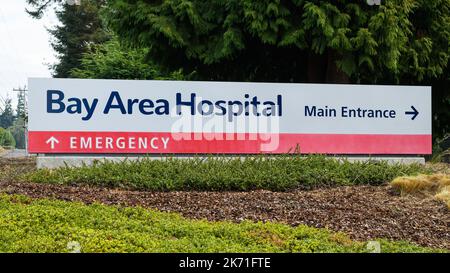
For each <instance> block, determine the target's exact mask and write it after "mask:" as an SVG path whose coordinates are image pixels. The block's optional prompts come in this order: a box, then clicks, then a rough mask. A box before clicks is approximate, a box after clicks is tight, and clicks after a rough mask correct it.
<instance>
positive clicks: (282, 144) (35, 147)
mask: <svg viewBox="0 0 450 273" xmlns="http://www.w3.org/2000/svg"><path fill="white" fill-rule="evenodd" d="M28 145H29V147H28V149H29V152H30V153H73V154H79V153H93V154H96V153H101V154H130V153H131V154H165V153H168V154H208V153H209V154H217V153H223V154H258V153H262V152H263V153H278V154H279V153H287V152H289V151H291V152H292V151H293V150H294V149H295V148H296V147H297V146H298V147H300V152H301V153H321V154H380V155H382V154H431V135H367V134H363V135H356V134H248V133H245V134H236V133H235V134H226V133H163V132H157V133H146V132H41V131H31V132H29V133H28Z"/></svg>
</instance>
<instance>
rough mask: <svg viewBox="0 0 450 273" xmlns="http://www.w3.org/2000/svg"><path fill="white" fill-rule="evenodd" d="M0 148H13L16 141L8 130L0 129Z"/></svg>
mask: <svg viewBox="0 0 450 273" xmlns="http://www.w3.org/2000/svg"><path fill="white" fill-rule="evenodd" d="M0 146H1V147H6V148H14V147H15V146H16V141H15V140H14V137H13V136H12V134H11V132H10V131H9V130H6V129H3V128H1V127H0Z"/></svg>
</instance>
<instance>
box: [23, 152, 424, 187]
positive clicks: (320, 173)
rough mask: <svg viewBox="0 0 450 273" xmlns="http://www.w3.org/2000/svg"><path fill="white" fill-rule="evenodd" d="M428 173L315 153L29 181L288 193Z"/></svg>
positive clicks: (113, 167)
mask: <svg viewBox="0 0 450 273" xmlns="http://www.w3.org/2000/svg"><path fill="white" fill-rule="evenodd" d="M420 172H427V170H426V169H425V167H423V166H421V165H400V164H396V165H390V164H388V163H387V162H384V161H381V162H375V161H366V162H354V163H351V162H349V161H346V160H336V159H331V158H327V157H325V156H319V155H313V156H307V157H300V156H297V155H295V156H278V157H274V158H268V157H264V156H256V157H246V158H244V159H241V158H234V159H230V158H223V157H208V158H206V159H205V158H203V159H202V158H193V159H176V158H169V159H165V160H151V159H142V160H140V161H124V162H110V161H106V162H97V163H95V164H94V165H93V166H83V167H77V168H70V167H62V168H59V169H55V170H48V169H41V170H37V171H34V172H31V173H29V174H25V175H23V176H22V179H24V180H25V181H31V182H42V183H56V184H72V183H85V184H90V185H98V186H109V187H124V188H131V189H138V190H156V191H170V190H213V191H221V190H242V191H244V190H253V189H268V190H273V191H286V190H291V189H296V188H305V189H308V188H312V187H319V186H339V185H360V184H370V185H380V184H383V183H385V182H389V181H390V180H392V179H393V178H395V177H397V176H403V175H414V174H417V173H420Z"/></svg>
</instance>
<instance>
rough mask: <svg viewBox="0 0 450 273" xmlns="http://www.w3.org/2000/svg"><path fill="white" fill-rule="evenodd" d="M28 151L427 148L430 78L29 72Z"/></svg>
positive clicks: (376, 150) (382, 151)
mask: <svg viewBox="0 0 450 273" xmlns="http://www.w3.org/2000/svg"><path fill="white" fill-rule="evenodd" d="M29 90H30V92H29V151H30V152H31V153H189V154H192V153H194V154H195V153H228V154H253V153H261V152H264V153H286V152H289V151H292V150H293V149H295V148H296V147H299V148H300V152H303V153H326V154H428V153H431V87H419V86H376V85H326V84H288V83H243V82H200V81H198V82H193V81H130V80H79V79H40V78H32V79H30V80H29Z"/></svg>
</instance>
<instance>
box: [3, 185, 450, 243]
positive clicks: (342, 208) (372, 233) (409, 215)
mask: <svg viewBox="0 0 450 273" xmlns="http://www.w3.org/2000/svg"><path fill="white" fill-rule="evenodd" d="M0 192H6V193H9V194H24V195H27V196H30V197H33V198H42V197H51V198H57V199H62V200H68V201H82V202H84V203H92V202H100V203H104V204H108V205H110V204H119V205H126V206H142V207H147V208H156V209H158V210H161V211H170V212H179V213H181V214H182V215H183V216H185V217H188V218H194V219H208V220H213V221H217V220H230V221H233V222H240V221H242V220H245V219H247V220H252V221H277V222H284V223H287V224H289V225H293V226H295V225H299V224H306V225H308V226H312V227H321V228H323V227H327V228H329V229H330V230H334V231H342V232H345V233H347V234H349V235H350V236H351V237H352V238H353V239H357V240H369V239H375V238H387V239H393V240H407V241H410V242H415V243H417V244H420V245H423V246H429V247H437V248H446V249H450V213H449V210H448V209H447V207H446V206H445V205H444V204H443V203H441V202H439V201H436V200H433V199H431V198H427V199H421V198H418V197H412V196H408V197H401V196H398V195H395V194H394V193H392V192H390V190H389V189H388V188H387V187H372V186H352V187H338V188H329V189H316V190H311V191H293V192H270V191H261V190H260V191H251V192H140V191H128V190H119V189H108V188H97V187H88V186H61V185H50V184H35V183H17V182H9V181H5V180H3V181H0Z"/></svg>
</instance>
